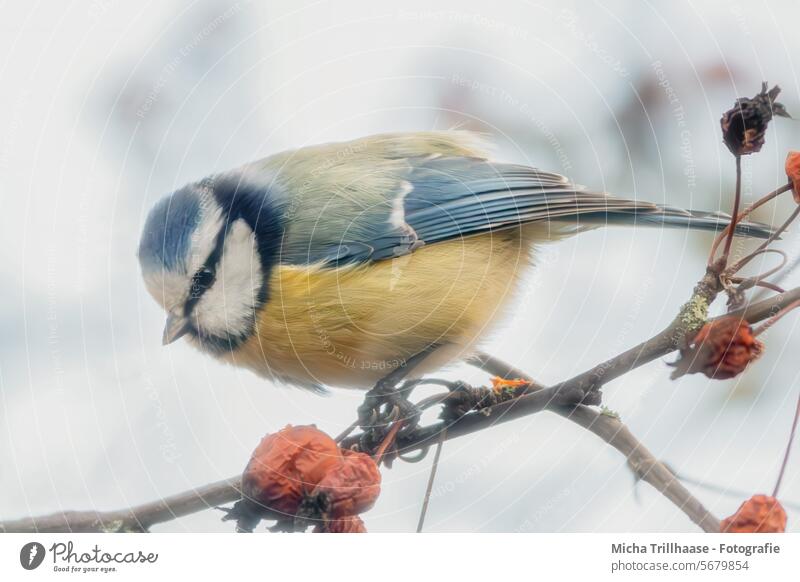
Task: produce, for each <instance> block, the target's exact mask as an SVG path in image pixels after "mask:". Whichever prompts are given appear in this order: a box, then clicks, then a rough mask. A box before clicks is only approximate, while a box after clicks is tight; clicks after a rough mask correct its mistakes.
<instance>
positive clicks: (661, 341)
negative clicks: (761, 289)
mask: <svg viewBox="0 0 800 582" xmlns="http://www.w3.org/2000/svg"><path fill="white" fill-rule="evenodd" d="M707 278H708V274H707V275H706V277H704V278H703V280H702V281H701V283H700V284H698V287H697V288H696V289H695V293H694V294H693V295H692V300H690V301H689V302H688V303H687V304H686V305H685V306H684V307H683V309H682V310H681V313H682V314H683V316H681V315H679V316H678V317H677V318H676V319H675V321H673V323H672V324H671V325H670V326H668V327H667V328H666V329H665V330H664V331H662V332H661V333H659V334H656V335H655V336H653V337H652V338H650V339H648V340H647V341H645V342H642V343H641V344H639V345H638V346H635V347H633V348H631V349H629V350H627V351H625V352H623V353H622V354H620V355H618V356H616V357H614V358H611V359H610V360H607V361H606V362H603V363H602V364H598V365H597V366H594V367H593V368H592V369H590V370H588V371H586V372H584V373H583V374H580V375H578V376H575V377H574V378H572V379H570V380H567V381H566V382H562V383H561V384H558V385H556V386H554V387H550V388H544V387H542V386H541V385H540V384H534V391H533V392H531V393H530V394H526V395H524V396H520V397H519V398H516V399H514V400H511V401H508V402H504V403H501V404H498V405H496V406H493V407H491V408H489V409H486V410H483V411H481V413H477V414H467V415H465V416H463V417H461V418H460V419H458V420H457V421H455V422H453V423H452V424H450V425H448V426H447V440H450V439H453V438H458V437H459V436H464V435H467V434H472V433H474V432H477V431H479V430H483V429H485V428H489V427H491V426H494V425H495V424H500V423H504V422H508V421H510V420H514V419H517V418H521V417H524V416H528V415H530V414H535V413H537V412H541V411H543V410H550V411H552V412H555V413H556V414H560V415H561V416H563V417H565V418H567V419H569V420H571V421H573V422H576V423H578V424H580V425H581V426H583V427H584V428H586V429H588V430H591V431H592V432H594V433H595V434H596V435H598V436H599V437H600V438H602V439H603V440H605V441H606V442H608V443H609V444H610V445H611V446H613V447H614V448H616V449H617V450H619V451H620V452H621V453H622V454H623V455H625V457H626V459H628V460H629V464H630V465H631V467H632V468H633V469H634V471H636V472H637V474H639V475H640V476H641V478H642V479H643V480H645V481H647V482H648V483H650V484H651V485H653V487H655V488H656V489H657V490H658V491H660V492H661V493H662V494H664V495H665V496H666V497H667V498H668V499H670V500H671V501H672V502H673V503H675V504H676V505H677V506H678V507H679V508H680V509H681V510H682V511H683V512H684V513H686V514H687V515H688V516H689V517H690V518H691V519H692V521H694V522H695V523H697V524H698V525H699V526H700V527H701V528H702V529H703V530H704V531H719V528H718V521H717V520H716V519H715V518H714V517H713V516H711V514H709V513H708V511H706V510H705V509H704V508H703V506H702V505H701V504H700V503H699V502H698V501H697V500H695V499H694V498H693V497H692V496H691V494H690V493H689V492H688V491H687V490H686V489H685V488H684V487H683V486H682V485H681V484H680V483H679V482H678V481H677V479H676V478H675V476H674V475H673V474H672V473H671V472H670V471H669V469H667V468H666V467H665V466H664V465H663V464H662V463H659V462H658V460H657V459H655V457H653V455H652V454H650V452H649V451H648V450H647V449H646V448H645V447H644V446H643V445H641V444H640V443H639V442H638V441H636V439H635V438H634V437H633V435H631V434H630V432H629V431H628V429H627V428H625V426H624V425H623V424H622V423H621V422H619V420H617V419H613V418H612V417H610V416H606V415H603V414H601V413H598V412H596V411H594V410H592V409H590V408H588V407H586V406H582V405H577V406H576V405H575V404H574V403H575V402H580V401H581V400H582V399H583V397H585V395H586V394H588V393H590V392H591V391H592V390H596V389H597V388H598V387H599V386H601V385H602V384H605V383H606V382H609V381H610V380H612V379H614V378H618V377H619V376H621V375H623V374H625V373H626V372H628V371H630V370H633V369H634V368H637V367H639V366H642V365H644V364H646V363H648V362H651V361H653V360H655V359H658V358H660V357H663V356H665V355H667V354H669V353H671V352H673V351H674V350H676V349H678V348H679V347H680V344H681V342H682V341H684V340H685V338H686V335H687V334H688V333H689V331H690V329H691V327H692V325H693V322H692V319H691V317H689V315H690V313H689V307H691V306H693V305H696V304H697V303H698V301H699V302H700V303H702V302H703V300H704V299H703V298H704V297H705V298H708V297H710V296H711V295H716V293H717V292H718V290H717V291H716V292H714V288H715V287H714V286H713V285H709V281H708V280H707ZM797 300H800V287H798V288H795V289H792V290H789V291H786V292H784V293H781V294H780V295H776V296H774V297H770V298H768V299H764V300H762V301H759V302H757V303H754V304H752V305H749V306H747V307H745V308H743V309H740V310H738V311H734V312H732V313H731V315H736V316H740V317H743V318H744V319H746V320H747V321H748V322H750V323H758V322H759V321H762V320H765V319H768V318H769V317H771V316H772V315H774V314H775V313H777V312H778V311H780V309H781V308H782V307H783V306H785V305H788V304H790V303H792V302H794V301H797ZM687 306H689V307H687ZM469 363H470V364H472V365H475V366H478V367H482V368H484V369H486V370H489V371H490V372H492V373H494V374H496V375H498V376H506V377H516V378H527V375H526V374H525V373H524V372H522V371H520V370H518V369H516V368H514V367H513V366H510V365H509V364H506V363H504V362H502V361H500V360H498V359H496V358H493V357H491V356H487V355H479V356H475V357H473V358H471V359H470V360H469ZM571 403H572V404H571ZM444 426H445V425H444V423H437V424H435V425H433V426H429V427H421V428H419V429H418V430H417V431H416V432H415V434H414V435H412V437H409V438H405V439H400V441H399V442H398V447H399V449H400V451H401V452H403V453H407V452H412V451H415V450H422V449H426V448H427V447H429V446H431V445H433V444H435V443H436V440H437V438H438V435H439V432H440V431H441V430H442V429H443V428H444ZM356 438H357V437H350V438H348V439H345V440H344V441H343V442H342V444H343V446H347V445H352V444H354V443H355V442H356V440H355V439H356ZM239 488H240V477H239V476H235V477H231V478H230V479H226V480H224V481H219V482H217V483H212V484H210V485H206V486H204V487H201V488H199V489H192V490H189V491H185V492H183V493H179V494H177V495H173V496H171V497H167V498H164V499H162V500H159V501H155V502H152V503H147V504H144V505H140V506H136V507H132V508H130V509H123V510H118V511H108V512H97V511H66V512H58V513H54V514H50V515H46V516H41V517H33V518H25V519H19V520H15V521H6V522H0V532H63V531H71V532H118V531H147V530H148V529H149V528H150V527H151V526H153V525H155V524H158V523H163V522H166V521H170V520H172V519H176V518H178V517H182V516H184V515H189V514H191V513H195V512H198V511H203V510H205V509H210V508H213V507H214V506H217V505H220V504H223V503H228V502H231V501H236V500H238V499H239V498H240V496H241V494H240V491H239Z"/></svg>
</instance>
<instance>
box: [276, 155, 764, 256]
mask: <svg viewBox="0 0 800 582" xmlns="http://www.w3.org/2000/svg"><path fill="white" fill-rule="evenodd" d="M368 209H369V211H368V212H367V211H366V210H364V211H359V212H356V213H354V214H353V216H352V217H350V218H349V220H350V222H349V224H348V227H347V231H346V232H340V233H337V236H338V237H339V238H338V239H336V240H335V241H334V240H331V239H330V236H328V237H327V238H325V239H324V240H319V241H318V242H314V241H311V240H308V239H306V240H304V242H305V243H306V246H305V248H304V249H303V252H302V253H295V255H294V256H288V259H289V260H288V262H302V263H308V262H316V261H321V262H325V263H329V264H332V265H334V264H345V263H358V262H367V261H377V260H382V259H388V258H394V257H398V256H402V255H405V254H408V253H410V252H413V251H414V250H416V249H417V248H419V247H421V246H424V245H430V244H435V243H438V242H443V241H447V240H452V239H456V238H462V237H468V236H474V235H478V234H482V233H487V232H493V231H499V230H503V229H508V228H514V227H519V226H520V225H522V224H527V223H533V222H548V223H551V224H553V225H554V228H556V229H557V230H559V231H562V232H569V231H579V230H581V229H584V228H589V227H592V226H597V225H602V224H642V225H660V226H678V227H688V228H695V229H702V230H720V229H721V228H724V227H725V226H726V225H727V224H728V222H729V219H730V217H729V216H726V215H724V214H721V213H703V212H693V211H688V210H683V209H680V208H673V207H666V206H660V205H657V204H654V203H651V202H646V201H635V200H627V199H624V198H617V197H615V196H610V195H608V194H605V193H598V192H592V191H589V190H586V189H585V188H583V187H581V186H577V185H575V184H573V183H571V182H570V181H569V180H568V179H567V178H565V177H563V176H560V175H558V174H554V173H550V172H544V171H541V170H537V169H535V168H531V167H527V166H522V165H517V164H504V163H494V162H490V161H487V160H485V159H480V158H470V157H460V156H455V157H453V156H425V157H416V158H407V159H405V165H404V166H403V171H402V172H398V173H397V175H396V183H395V184H394V187H393V188H391V189H389V191H387V192H386V195H385V198H384V199H383V201H382V202H381V203H378V204H375V203H374V201H371V202H370V204H369V205H368ZM319 213H320V220H319V222H320V223H324V222H325V220H324V218H323V217H324V214H325V209H324V208H322V207H321V208H320V210H319ZM770 232H771V231H770V228H769V227H768V226H766V225H761V224H756V223H743V224H740V225H738V226H737V233H738V234H743V235H748V236H755V237H759V238H763V237H766V236H769V234H770ZM354 235H355V236H354Z"/></svg>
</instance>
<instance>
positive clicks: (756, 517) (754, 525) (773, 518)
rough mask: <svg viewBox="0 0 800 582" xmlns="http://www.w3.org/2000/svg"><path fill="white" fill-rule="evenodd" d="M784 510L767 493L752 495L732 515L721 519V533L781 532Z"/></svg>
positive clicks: (783, 527) (784, 517)
mask: <svg viewBox="0 0 800 582" xmlns="http://www.w3.org/2000/svg"><path fill="white" fill-rule="evenodd" d="M785 531H786V511H784V509H783V507H782V506H781V504H780V502H779V501H778V500H777V499H775V498H774V497H770V496H769V495H753V496H752V497H751V498H750V499H748V500H747V501H745V502H744V503H742V504H741V505H740V506H739V509H737V510H736V513H734V514H733V515H732V516H730V517H727V518H725V519H723V520H722V524H721V525H720V532H722V533H783V532H785Z"/></svg>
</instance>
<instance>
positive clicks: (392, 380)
mask: <svg viewBox="0 0 800 582" xmlns="http://www.w3.org/2000/svg"><path fill="white" fill-rule="evenodd" d="M437 347H438V346H430V347H429V348H427V349H425V350H423V351H421V352H419V353H417V354H414V355H413V356H411V357H410V358H409V359H408V360H406V361H405V362H404V363H403V365H401V366H398V367H396V368H394V369H393V370H392V371H391V372H389V373H388V374H387V375H386V376H384V377H383V378H381V379H380V380H378V382H377V383H376V384H375V386H373V387H372V389H370V390H369V391H368V392H367V393H366V395H365V396H364V402H363V403H362V404H361V406H359V407H358V424H359V426H360V427H361V428H362V429H363V430H364V431H365V432H368V431H371V430H372V429H374V428H376V427H380V426H386V425H388V424H389V423H391V422H393V421H396V420H402V421H403V425H404V426H403V432H405V433H407V432H408V431H409V430H412V429H413V427H415V426H416V425H417V423H418V422H419V417H420V414H421V413H420V410H419V409H418V408H417V407H416V406H415V405H414V404H413V403H412V402H411V401H409V399H408V396H409V395H410V393H411V390H412V389H413V388H414V386H415V385H416V382H407V383H405V384H403V386H401V387H400V388H398V387H397V385H398V384H399V383H400V382H401V381H402V380H403V379H404V378H405V377H406V376H408V375H409V374H410V373H411V372H412V371H413V370H414V368H416V367H417V366H418V365H419V364H420V363H421V362H422V361H423V360H424V359H425V358H427V357H428V356H429V355H430V354H431V353H432V352H433V351H434V350H435V349H436V348H437Z"/></svg>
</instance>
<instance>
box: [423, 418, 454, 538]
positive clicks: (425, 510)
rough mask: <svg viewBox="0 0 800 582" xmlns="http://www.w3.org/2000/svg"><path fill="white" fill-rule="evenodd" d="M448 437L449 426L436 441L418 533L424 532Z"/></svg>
mask: <svg viewBox="0 0 800 582" xmlns="http://www.w3.org/2000/svg"><path fill="white" fill-rule="evenodd" d="M446 438H447V427H444V429H442V434H441V435H440V436H439V442H438V443H436V452H435V453H434V454H433V463H432V464H431V474H430V475H429V476H428V485H427V487H426V488H425V498H424V499H423V500H422V509H421V510H420V512H419V521H418V522H417V533H422V528H423V526H424V525H425V516H426V515H427V514H428V505H430V502H431V492H432V491H433V482H434V481H435V480H436V471H437V470H438V469H439V458H440V457H441V456H442V448H444V441H445V439H446Z"/></svg>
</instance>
